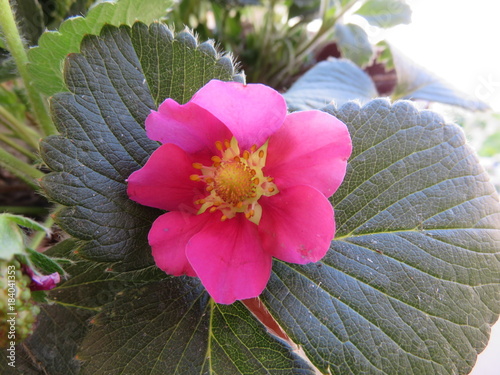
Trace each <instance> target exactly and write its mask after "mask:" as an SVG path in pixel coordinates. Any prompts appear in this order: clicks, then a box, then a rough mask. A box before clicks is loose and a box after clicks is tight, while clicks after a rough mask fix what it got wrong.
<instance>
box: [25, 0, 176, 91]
mask: <svg viewBox="0 0 500 375" xmlns="http://www.w3.org/2000/svg"><path fill="white" fill-rule="evenodd" d="M171 5H172V1H171V0H119V1H116V2H103V3H100V4H98V5H97V6H95V7H94V8H92V9H91V10H90V11H89V12H88V14H87V16H86V17H85V18H83V17H74V18H70V19H68V20H66V21H65V22H63V23H62V24H61V27H60V29H59V31H48V32H45V33H44V34H43V35H42V36H41V37H40V40H39V46H38V47H35V48H32V49H31V50H30V51H29V53H28V58H29V61H30V62H31V64H30V65H29V70H30V72H31V76H32V77H33V80H34V84H35V85H36V86H37V88H38V89H39V90H40V92H42V93H43V94H45V95H53V94H55V93H57V92H61V91H67V90H68V89H67V87H66V85H65V84H64V81H63V74H62V70H61V67H62V65H63V61H64V59H65V58H66V56H67V55H68V54H70V53H75V52H79V51H80V42H81V41H82V39H83V37H84V36H85V35H87V34H94V35H95V34H99V32H100V30H101V29H102V27H103V26H104V25H105V24H110V25H114V26H120V25H122V24H125V25H129V26H132V24H133V23H134V22H136V21H142V22H145V23H151V22H152V21H153V20H156V19H159V18H161V17H162V16H165V15H166V13H167V8H168V7H170V6H171Z"/></svg>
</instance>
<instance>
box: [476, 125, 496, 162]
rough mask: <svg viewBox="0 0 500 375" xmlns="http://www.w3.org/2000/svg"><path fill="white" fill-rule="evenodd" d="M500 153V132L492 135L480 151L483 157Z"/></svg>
mask: <svg viewBox="0 0 500 375" xmlns="http://www.w3.org/2000/svg"><path fill="white" fill-rule="evenodd" d="M499 153H500V131H497V132H495V133H493V134H491V135H490V136H489V137H488V138H486V140H485V141H484V144H483V145H482V147H481V149H480V150H479V155H481V156H487V157H488V156H489V157H491V156H495V155H497V154H499Z"/></svg>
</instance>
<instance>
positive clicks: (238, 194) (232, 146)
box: [190, 137, 279, 224]
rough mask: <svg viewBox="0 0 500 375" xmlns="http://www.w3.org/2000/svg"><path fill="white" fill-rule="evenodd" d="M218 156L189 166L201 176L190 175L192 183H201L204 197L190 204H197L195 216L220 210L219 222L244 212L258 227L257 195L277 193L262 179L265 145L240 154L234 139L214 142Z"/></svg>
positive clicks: (265, 179)
mask: <svg viewBox="0 0 500 375" xmlns="http://www.w3.org/2000/svg"><path fill="white" fill-rule="evenodd" d="M215 146H216V148H217V150H219V151H220V156H219V155H214V156H212V158H211V160H212V162H213V164H212V165H209V166H206V165H203V164H201V163H193V168H195V169H198V170H200V171H201V174H193V175H191V177H190V178H191V180H193V181H203V182H204V183H205V184H206V187H205V190H206V191H207V193H208V195H207V196H206V197H205V198H203V199H198V200H196V201H195V202H194V203H195V204H197V205H201V207H200V209H199V211H198V214H202V213H204V212H205V211H207V210H209V212H216V211H218V210H219V211H221V212H222V217H221V220H222V221H224V220H227V219H232V218H233V217H235V216H236V214H237V213H244V214H245V216H246V218H247V219H248V220H250V221H251V222H253V223H255V224H259V222H260V218H261V217H262V207H261V206H260V204H259V203H258V200H259V199H260V197H261V196H263V195H264V196H271V195H275V194H278V193H279V190H278V188H277V187H276V184H275V183H274V182H273V178H272V177H264V174H263V172H262V168H264V166H265V165H266V156H267V142H266V143H265V144H264V145H263V146H261V147H260V148H259V149H257V146H255V145H254V146H252V147H251V148H250V150H245V151H243V152H242V153H241V152H240V148H239V146H238V141H237V140H236V138H234V137H233V138H232V139H231V141H228V140H225V141H224V142H220V141H217V142H216V143H215Z"/></svg>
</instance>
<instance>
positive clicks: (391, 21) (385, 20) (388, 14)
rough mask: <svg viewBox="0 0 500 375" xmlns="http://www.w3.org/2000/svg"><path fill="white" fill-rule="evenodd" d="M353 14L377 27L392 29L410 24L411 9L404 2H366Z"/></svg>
mask: <svg viewBox="0 0 500 375" xmlns="http://www.w3.org/2000/svg"><path fill="white" fill-rule="evenodd" d="M355 14H358V15H360V16H362V17H364V18H365V19H366V20H367V21H368V22H369V23H370V24H372V25H374V26H379V27H392V26H396V25H399V24H402V23H404V24H409V23H410V22H411V8H410V7H409V6H408V4H406V2H405V1H404V0H368V1H367V2H365V3H364V4H363V5H362V6H361V8H359V9H358V10H357V11H356V12H355Z"/></svg>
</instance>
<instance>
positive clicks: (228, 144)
mask: <svg viewBox="0 0 500 375" xmlns="http://www.w3.org/2000/svg"><path fill="white" fill-rule="evenodd" d="M224 146H226V148H229V147H231V142H229V141H228V140H227V139H225V140H224Z"/></svg>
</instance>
